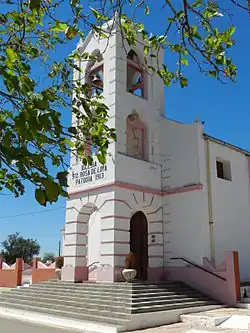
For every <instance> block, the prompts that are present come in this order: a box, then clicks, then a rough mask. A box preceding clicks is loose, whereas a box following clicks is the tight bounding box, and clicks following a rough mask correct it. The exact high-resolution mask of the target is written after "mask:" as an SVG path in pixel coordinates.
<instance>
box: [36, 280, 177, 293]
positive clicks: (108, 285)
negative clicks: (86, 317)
mask: <svg viewBox="0 0 250 333" xmlns="http://www.w3.org/2000/svg"><path fill="white" fill-rule="evenodd" d="M43 285H46V286H56V287H57V288H65V287H69V288H71V287H74V288H93V287H94V288H106V289H108V288H111V289H114V283H91V282H84V283H73V282H65V281H58V282H52V281H45V282H41V283H39V286H43ZM175 286H176V287H178V286H183V284H182V283H180V282H165V283H119V282H116V283H115V288H116V289H122V290H126V291H127V290H128V289H148V288H151V289H152V288H154V289H159V288H172V287H175Z"/></svg>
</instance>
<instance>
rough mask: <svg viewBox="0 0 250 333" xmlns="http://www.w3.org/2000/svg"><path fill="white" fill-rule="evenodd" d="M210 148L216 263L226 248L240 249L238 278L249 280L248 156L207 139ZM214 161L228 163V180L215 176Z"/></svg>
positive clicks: (249, 192) (249, 202)
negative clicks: (239, 276)
mask: <svg viewBox="0 0 250 333" xmlns="http://www.w3.org/2000/svg"><path fill="white" fill-rule="evenodd" d="M202 141H203V145H204V146H205V142H204V139H202ZM209 147H210V172H211V187H212V210H213V222H214V240H215V256H216V262H217V264H219V263H220V262H221V261H222V260H223V253H224V252H225V251H228V250H237V251H239V261H240V274H241V279H242V280H247V281H249V279H250V268H249V267H250V266H249V253H250V242H249V235H250V183H249V157H247V156H246V155H245V154H244V152H242V151H237V150H235V149H233V148H231V147H228V146H226V145H223V144H219V143H215V142H210V143H209ZM216 161H222V162H223V163H224V164H226V165H227V167H228V169H229V170H228V172H229V174H228V175H227V176H229V179H228V180H226V179H221V178H218V177H217V169H216Z"/></svg>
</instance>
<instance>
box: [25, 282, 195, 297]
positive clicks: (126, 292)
mask: <svg viewBox="0 0 250 333" xmlns="http://www.w3.org/2000/svg"><path fill="white" fill-rule="evenodd" d="M28 288H29V289H33V290H36V291H43V290H49V291H51V292H53V291H58V290H61V289H60V288H57V287H56V286H51V285H45V284H43V285H40V284H39V285H31V286H30V287H28ZM23 289H24V288H23ZM62 290H63V292H64V293H66V292H68V293H72V292H77V293H86V294H87V293H88V294H90V293H95V294H99V293H102V294H110V295H111V294H112V295H116V294H119V295H121V294H124V295H129V294H133V295H134V294H143V293H147V294H151V293H156V292H157V293H165V292H175V291H178V292H193V290H192V289H190V288H189V287H187V286H184V285H182V286H178V288H175V287H168V288H157V289H156V288H143V289H135V290H131V291H130V290H122V289H116V288H114V287H113V288H105V287H102V288H99V287H98V288H95V287H94V286H91V287H89V288H84V287H78V288H75V287H74V286H72V287H69V286H67V287H65V288H62Z"/></svg>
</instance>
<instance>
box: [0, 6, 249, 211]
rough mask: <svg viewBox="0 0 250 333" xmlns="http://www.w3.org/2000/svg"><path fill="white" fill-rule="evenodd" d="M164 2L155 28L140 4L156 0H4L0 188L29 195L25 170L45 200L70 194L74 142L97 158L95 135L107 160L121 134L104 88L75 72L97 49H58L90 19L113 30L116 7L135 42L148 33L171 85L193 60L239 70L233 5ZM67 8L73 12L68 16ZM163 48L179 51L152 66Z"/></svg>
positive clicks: (149, 51) (149, 52) (148, 48)
mask: <svg viewBox="0 0 250 333" xmlns="http://www.w3.org/2000/svg"><path fill="white" fill-rule="evenodd" d="M157 3H158V4H159V10H161V11H165V16H166V27H165V30H164V31H162V33H161V34H158V35H154V34H148V33H147V31H146V29H145V27H144V25H143V24H142V23H138V21H137V12H138V11H140V12H141V11H142V10H143V12H144V14H145V15H150V1H149V0H143V1H141V0H123V1H120V0H100V1H94V0H92V1H89V2H88V1H87V2H86V3H85V2H84V3H83V1H80V0H71V1H69V3H68V2H66V1H62V0H58V1H53V0H6V1H1V12H2V13H1V14H0V191H1V190H4V189H5V190H6V189H7V190H9V191H11V192H12V193H13V194H14V195H15V196H19V195H22V194H23V193H24V190H25V186H24V181H25V180H27V181H29V182H31V183H33V184H34V186H35V197H36V200H37V201H38V202H39V203H40V204H41V205H46V204H47V202H50V203H52V202H55V201H57V199H58V197H59V196H67V191H66V189H67V169H68V165H67V164H66V163H65V156H67V154H68V152H69V150H70V149H72V150H73V151H75V152H76V153H77V154H78V156H79V157H80V158H81V159H82V161H83V163H85V164H87V163H92V158H91V157H85V155H84V151H85V145H86V139H87V138H89V137H91V140H92V144H93V145H94V146H95V147H97V149H98V154H97V158H98V159H99V161H100V162H101V163H105V161H106V154H107V149H108V146H109V143H110V142H111V141H113V140H115V139H116V135H115V131H114V129H112V128H109V127H108V126H107V120H108V108H107V106H106V105H105V103H104V101H103V99H102V97H101V96H95V98H92V97H89V95H88V93H87V92H88V89H87V87H86V85H85V84H84V83H83V82H82V81H81V80H80V79H75V78H74V79H73V78H72V70H73V69H74V70H76V71H79V72H81V68H80V67H79V66H78V63H79V61H88V60H89V59H90V58H91V56H90V55H89V54H87V53H83V54H79V53H78V51H77V50H75V51H73V52H72V53H71V54H70V55H69V56H68V57H67V58H65V59H61V58H60V56H59V54H60V47H62V45H66V44H67V43H69V42H70V41H71V40H74V39H75V38H79V37H81V38H82V39H83V40H84V38H85V36H86V35H85V34H84V32H85V31H86V30H89V29H93V30H94V31H95V33H96V34H98V35H99V37H100V38H106V39H107V40H108V38H109V35H108V33H107V32H106V31H104V30H103V29H102V25H103V23H105V22H107V21H108V20H109V19H110V18H112V17H114V15H115V13H118V14H119V24H120V27H121V31H122V35H123V38H124V40H126V42H127V43H128V44H129V45H135V43H136V41H137V37H138V36H139V35H140V36H141V37H142V39H143V42H144V54H145V63H144V66H145V70H147V71H148V72H149V73H151V74H154V73H156V74H157V75H159V76H160V77H161V78H162V80H163V81H164V83H165V84H166V85H167V86H170V85H171V84H172V83H176V82H177V83H179V84H180V86H181V87H182V88H184V87H186V86H187V85H188V78H187V77H186V76H185V68H186V67H187V66H188V65H189V63H190V61H193V62H195V64H196V65H197V66H198V69H199V70H200V72H202V73H203V74H206V75H210V76H212V77H214V78H216V79H218V80H221V81H225V80H233V81H234V80H235V76H236V72H237V70H236V65H235V64H234V63H233V61H232V59H231V57H230V53H229V51H230V49H231V47H232V46H233V45H234V44H235V41H234V40H233V35H234V32H235V26H233V25H232V23H231V21H227V18H228V11H226V10H224V9H223V8H220V3H221V2H220V1H210V0H182V1H172V0H159V1H157ZM229 3H231V4H232V5H235V7H234V9H232V10H236V8H241V9H245V10H248V1H245V0H242V3H240V2H239V1H234V0H231V1H230V0H229ZM62 12H65V13H66V14H67V17H66V18H65V20H64V19H63V17H62V15H61V13H62ZM126 13H129V15H128V14H126ZM225 22H226V23H227V22H228V24H227V27H226V28H224V26H225V24H222V23H225ZM161 48H164V49H165V50H166V51H167V52H169V53H171V54H172V55H173V57H171V58H169V59H170V63H164V64H161V63H159V61H158V63H157V66H155V67H152V66H150V64H148V63H147V59H148V56H150V57H155V58H157V57H158V53H159V51H160V49H161ZM58 50H59V52H58ZM157 59H158V58H157ZM171 59H173V63H171ZM176 60H177V61H176ZM176 63H177V65H176ZM174 66H176V68H174ZM38 68H39V74H37V72H38ZM170 68H171V69H170ZM63 112H72V113H74V114H75V115H76V117H77V119H78V125H77V126H74V127H69V128H67V127H65V125H64V124H63V122H62V119H61V114H62V113H63Z"/></svg>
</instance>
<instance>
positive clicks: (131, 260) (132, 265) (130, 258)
mask: <svg viewBox="0 0 250 333" xmlns="http://www.w3.org/2000/svg"><path fill="white" fill-rule="evenodd" d="M125 266H126V268H127V269H136V258H135V255H134V253H133V252H132V251H130V252H129V254H128V255H127V256H126V260H125Z"/></svg>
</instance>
